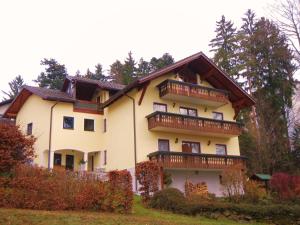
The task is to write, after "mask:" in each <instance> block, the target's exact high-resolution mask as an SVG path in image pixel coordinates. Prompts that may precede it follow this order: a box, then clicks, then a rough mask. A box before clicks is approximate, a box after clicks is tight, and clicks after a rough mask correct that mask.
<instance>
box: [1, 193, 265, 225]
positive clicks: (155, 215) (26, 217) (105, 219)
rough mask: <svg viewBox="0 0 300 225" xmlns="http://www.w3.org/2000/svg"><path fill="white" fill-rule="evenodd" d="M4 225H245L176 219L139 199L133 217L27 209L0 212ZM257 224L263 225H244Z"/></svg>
mask: <svg viewBox="0 0 300 225" xmlns="http://www.w3.org/2000/svg"><path fill="white" fill-rule="evenodd" d="M0 224H1V225H2V224H3V225H27V224H30V225H37V224H39V225H60V224H64V225H98V224H103V225H117V224H122V225H123V224H124V225H127V224H128V225H129V224H130V225H137V224H141V225H147V224H149V225H150V224H151V225H169V224H170V225H171V224H172V225H176V224H178V225H184V224H189V225H192V224H200V225H227V224H228V225H229V224H230V225H234V224H241V223H238V222H234V221H232V220H227V219H222V220H214V219H207V218H204V217H190V216H183V215H176V214H172V213H168V212H162V211H157V210H152V209H147V208H144V207H143V206H142V205H141V203H140V200H139V199H138V198H135V202H134V209H133V213H132V214H130V215H122V214H113V213H101V212H87V211H37V210H24V209H3V208H0ZM243 224H249V225H250V224H256V225H258V224H259V223H243Z"/></svg>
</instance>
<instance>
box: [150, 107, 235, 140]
mask: <svg viewBox="0 0 300 225" xmlns="http://www.w3.org/2000/svg"><path fill="white" fill-rule="evenodd" d="M146 118H147V119H148V129H149V130H151V131H164V132H172V133H182V134H192V135H201V136H214V137H226V138H227V137H234V136H238V135H240V133H241V124H239V123H236V122H231V121H225V120H214V119H208V118H203V117H196V116H187V115H181V114H175V113H168V112H154V113H152V114H150V115H148V116H147V117H146Z"/></svg>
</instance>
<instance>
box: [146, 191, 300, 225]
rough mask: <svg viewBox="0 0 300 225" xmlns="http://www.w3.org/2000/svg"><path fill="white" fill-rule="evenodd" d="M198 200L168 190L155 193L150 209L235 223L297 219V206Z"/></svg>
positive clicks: (292, 221) (292, 220) (290, 222)
mask: <svg viewBox="0 0 300 225" xmlns="http://www.w3.org/2000/svg"><path fill="white" fill-rule="evenodd" d="M198 200H199V201H194V200H189V199H187V198H185V197H184V195H183V193H181V192H180V191H179V190H177V189H175V188H168V189H165V190H162V191H159V192H157V193H156V194H155V195H154V196H153V197H152V199H151V201H150V203H149V205H150V206H151V207H152V208H156V209H163V210H169V211H172V212H175V213H181V214H186V215H203V216H211V215H213V214H219V215H221V216H224V217H229V218H231V219H238V220H249V219H253V220H267V221H269V220H271V221H273V222H276V223H278V221H281V222H280V223H282V224H293V223H294V222H295V221H297V220H299V219H300V206H299V205H283V204H270V205H259V204H255V205H254V204H245V203H243V204H242V203H239V204H238V203H233V202H222V201H220V200H217V199H215V200H214V201H207V200H206V199H198Z"/></svg>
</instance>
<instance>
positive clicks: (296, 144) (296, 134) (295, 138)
mask: <svg viewBox="0 0 300 225" xmlns="http://www.w3.org/2000/svg"><path fill="white" fill-rule="evenodd" d="M291 140H292V160H293V162H294V167H295V168H296V171H298V172H300V124H298V123H297V124H295V126H294V131H293V134H292V137H291Z"/></svg>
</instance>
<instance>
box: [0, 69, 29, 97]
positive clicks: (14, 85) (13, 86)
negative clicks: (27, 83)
mask: <svg viewBox="0 0 300 225" xmlns="http://www.w3.org/2000/svg"><path fill="white" fill-rule="evenodd" d="M8 85H9V88H10V90H9V91H8V92H5V91H2V92H3V93H4V94H5V95H6V96H7V98H5V97H4V100H7V99H14V98H15V97H16V96H17V95H18V94H19V92H20V90H21V88H22V86H23V85H24V80H23V78H22V77H21V75H18V76H16V77H15V78H14V79H13V80H12V81H11V82H9V83H8Z"/></svg>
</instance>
